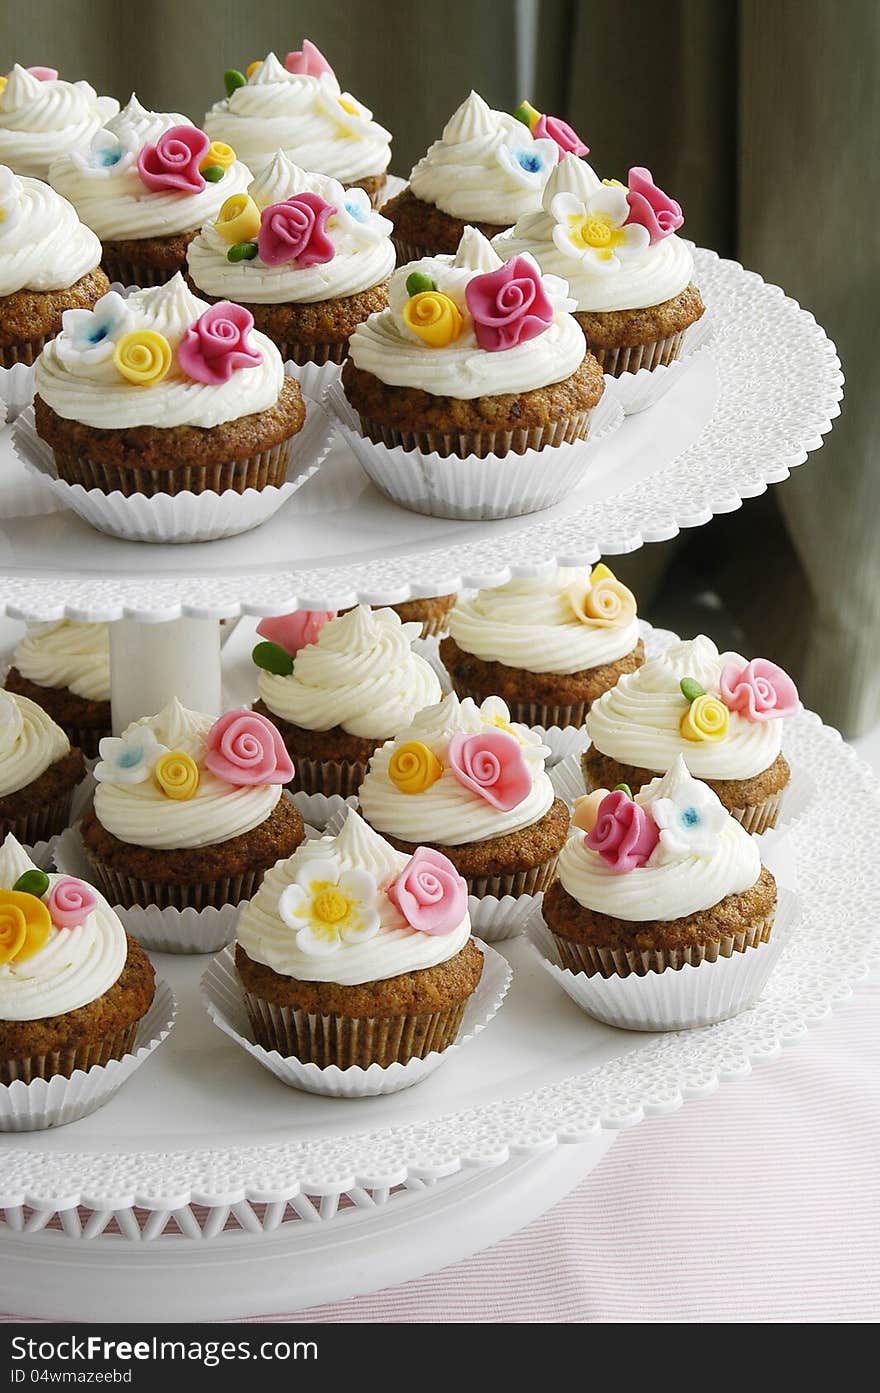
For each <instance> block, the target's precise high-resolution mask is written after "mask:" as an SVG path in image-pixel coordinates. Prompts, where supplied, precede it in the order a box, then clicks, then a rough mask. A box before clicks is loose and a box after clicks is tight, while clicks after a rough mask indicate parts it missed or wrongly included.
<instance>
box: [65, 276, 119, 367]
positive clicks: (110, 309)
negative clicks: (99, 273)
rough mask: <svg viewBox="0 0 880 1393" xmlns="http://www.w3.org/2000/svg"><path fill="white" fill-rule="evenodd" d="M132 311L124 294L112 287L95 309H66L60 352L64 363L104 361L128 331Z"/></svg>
mask: <svg viewBox="0 0 880 1393" xmlns="http://www.w3.org/2000/svg"><path fill="white" fill-rule="evenodd" d="M130 323H131V312H130V311H129V309H128V306H127V305H126V303H125V301H124V300H123V298H122V296H121V295H118V294H117V293H116V291H115V290H109V291H108V292H107V294H106V295H102V296H101V298H100V300H99V301H98V302H97V304H96V305H95V308H94V309H93V310H65V311H64V313H63V314H62V316H61V333H60V334H59V336H58V338H57V339H56V344H55V346H56V351H57V353H58V357H59V358H60V360H61V362H62V363H70V364H74V363H103V362H104V361H105V359H107V358H112V357H113V352H114V350H115V348H116V344H117V341H118V340H119V339H120V338H121V337H122V336H123V334H125V333H126V332H127V330H128V326H129V324H130Z"/></svg>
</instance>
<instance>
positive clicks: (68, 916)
mask: <svg viewBox="0 0 880 1393" xmlns="http://www.w3.org/2000/svg"><path fill="white" fill-rule="evenodd" d="M97 904H98V901H97V899H96V897H95V892H94V890H93V889H92V887H91V886H90V885H86V883H85V881H84V880H77V879H76V878H75V877H74V876H72V875H65V876H62V877H61V879H60V880H56V882H55V884H54V885H53V886H52V889H51V890H50V891H49V894H48V896H47V898H46V908H47V909H48V911H49V917H50V919H51V920H52V923H53V924H54V925H55V927H56V928H59V929H75V928H76V927H77V926H78V925H79V924H84V923H85V922H86V920H87V919H88V917H89V915H90V914H91V913H92V912H93V910H94V909H95V908H96V907H97Z"/></svg>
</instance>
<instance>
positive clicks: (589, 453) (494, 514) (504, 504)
mask: <svg viewBox="0 0 880 1393" xmlns="http://www.w3.org/2000/svg"><path fill="white" fill-rule="evenodd" d="M324 402H325V403H326V405H327V406H328V407H329V408H330V410H331V411H332V412H333V413H334V414H335V416H336V418H337V421H338V423H339V430H340V433H341V434H342V436H343V438H344V440H345V441H346V443H347V444H348V445H349V446H350V447H351V450H352V452H353V454H354V456H355V458H356V459H357V461H358V463H359V464H360V466H361V468H362V469H363V470H364V472H365V474H366V475H367V476H368V477H369V478H370V479H371V480H372V482H373V483H374V484H375V486H376V488H377V489H378V490H379V492H380V493H382V494H384V495H385V497H386V498H390V499H391V501H392V502H393V503H398V504H399V505H400V506H401V507H402V508H407V509H409V511H410V512H414V513H426V514H428V515H429V516H431V517H441V518H455V519H462V520H465V521H485V520H487V519H491V518H513V517H521V516H522V515H524V514H526V513H536V512H539V511H540V510H541V509H542V508H549V507H551V506H552V504H554V503H558V502H559V500H560V499H561V498H564V497H565V496H566V495H567V494H569V493H570V492H571V491H572V490H573V489H576V488H578V487H579V486H580V484H582V483H583V480H584V476H585V474H586V473H587V472H588V470H589V468H590V467H591V465H592V464H593V462H594V458H595V456H596V454H597V452H598V451H599V450H600V449H601V447H602V444H603V443H604V442H605V441H606V440H607V439H608V437H609V436H610V435H612V434H613V433H614V431H616V430H617V429H618V428H619V427H620V426H621V425H622V424H623V419H624V416H623V408H622V407H621V405H620V403H619V401H618V400H617V398H616V397H615V396H614V395H613V393H611V392H608V391H606V392H605V393H604V394H603V396H602V398H601V400H600V401H599V404H598V406H597V407H596V408H595V410H594V411H593V414H592V419H591V422H590V434H589V436H588V437H587V439H586V440H581V441H577V442H575V443H573V444H567V445H548V446H547V448H546V449H543V450H527V451H526V453H525V454H523V455H516V454H508V455H503V456H501V457H499V456H497V455H486V456H485V458H482V459H478V458H476V457H475V456H469V457H468V458H466V459H462V458H460V457H459V456H458V455H448V456H445V457H444V456H441V455H438V454H437V453H436V452H435V453H432V454H423V453H422V452H421V451H420V450H404V449H403V448H402V447H401V446H399V445H395V446H393V447H391V448H389V447H388V446H386V445H379V444H376V443H375V442H374V441H372V440H368V439H367V437H366V436H365V435H363V434H362V433H361V430H360V427H359V423H358V416H357V412H356V411H354V409H353V408H352V407H351V406H350V405H349V403H348V400H347V398H346V396H345V393H344V391H343V390H342V384H341V383H338V382H337V383H334V384H332V385H331V386H330V387H329V388H328V389H327V392H326V393H325V396H324Z"/></svg>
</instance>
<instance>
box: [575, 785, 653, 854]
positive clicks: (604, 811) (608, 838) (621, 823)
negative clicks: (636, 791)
mask: <svg viewBox="0 0 880 1393" xmlns="http://www.w3.org/2000/svg"><path fill="white" fill-rule="evenodd" d="M658 840H659V832H658V829H657V825H656V823H655V822H654V819H653V818H652V817H651V816H650V814H649V813H648V812H647V811H646V810H645V809H644V808H643V807H641V805H640V804H639V803H634V802H633V800H632V798H631V797H630V796H629V794H628V793H625V792H624V790H623V789H615V791H614V792H613V793H606V795H605V797H604V798H603V799H602V802H601V803H600V804H599V807H598V808H597V810H596V821H595V823H594V824H593V827H592V829H591V830H590V831H589V832H588V833H587V836H586V843H587V846H588V847H589V848H590V850H591V851H595V852H597V853H598V854H599V856H601V858H602V860H603V861H604V862H605V865H606V866H609V867H610V868H611V870H612V871H621V872H623V871H633V870H636V869H637V867H639V866H644V865H646V864H647V862H648V859H649V857H650V855H651V853H652V852H653V850H654V848H655V846H656V845H657V842H658Z"/></svg>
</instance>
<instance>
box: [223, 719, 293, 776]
mask: <svg viewBox="0 0 880 1393" xmlns="http://www.w3.org/2000/svg"><path fill="white" fill-rule="evenodd" d="M205 751H206V752H205V764H206V766H207V767H208V769H210V771H211V773H212V774H216V776H217V778H218V779H223V781H224V782H225V783H228V784H236V785H244V784H287V783H290V780H291V779H292V778H293V764H292V762H291V759H290V755H289V754H288V753H287V750H286V749H285V747H284V741H283V740H282V739H281V736H280V735H279V733H278V731H277V730H276V728H275V726H273V724H272V722H271V721H267V720H266V717H265V716H261V715H260V714H259V712H257V711H244V710H241V711H227V712H226V714H225V715H223V716H220V717H219V718H218V719H217V720H216V721H215V722H214V724H213V725H212V726H211V729H210V730H209V731H208V738H207V741H206V742H205Z"/></svg>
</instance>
